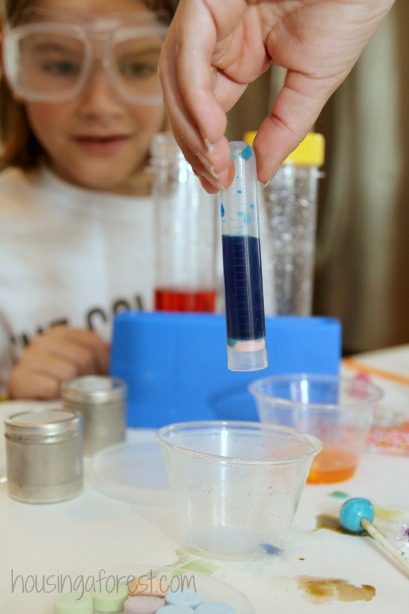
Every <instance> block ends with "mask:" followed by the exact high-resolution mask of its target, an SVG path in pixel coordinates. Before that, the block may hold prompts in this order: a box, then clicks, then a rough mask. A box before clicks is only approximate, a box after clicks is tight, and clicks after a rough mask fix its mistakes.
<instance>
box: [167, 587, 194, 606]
mask: <svg viewBox="0 0 409 614" xmlns="http://www.w3.org/2000/svg"><path fill="white" fill-rule="evenodd" d="M165 601H166V605H184V606H185V607H188V608H197V606H198V605H200V604H201V603H203V596H202V595H201V594H200V593H196V591H169V592H168V593H166V595H165Z"/></svg>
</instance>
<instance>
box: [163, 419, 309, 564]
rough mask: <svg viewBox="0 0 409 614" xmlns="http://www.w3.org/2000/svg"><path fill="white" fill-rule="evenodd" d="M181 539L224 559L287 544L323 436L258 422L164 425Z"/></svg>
mask: <svg viewBox="0 0 409 614" xmlns="http://www.w3.org/2000/svg"><path fill="white" fill-rule="evenodd" d="M157 439H158V441H159V443H160V444H161V446H162V447H163V450H164V454H165V462H166V467H167V471H168V478H169V487H170V493H171V497H172V500H173V506H174V512H175V514H176V524H177V527H178V533H179V540H180V543H181V545H182V546H183V547H184V548H186V549H188V550H191V551H193V552H196V553H199V554H201V555H205V556H211V557H213V558H221V559H233V560H234V559H254V558H261V557H264V556H267V555H268V554H269V553H271V552H272V551H273V550H274V549H278V548H280V547H281V545H282V543H283V540H284V539H285V538H286V536H287V535H288V533H289V529H290V527H291V524H292V520H293V517H294V514H295V511H296V509H297V505H298V502H299V499H300V496H301V493H302V490H303V486H304V483H305V480H306V477H307V475H308V471H309V469H310V466H311V462H312V459H313V457H314V456H315V455H316V454H317V453H318V452H319V451H320V449H321V443H320V442H319V441H318V439H316V438H315V437H313V436H311V435H306V434H302V433H297V432H296V431H294V430H292V429H287V428H283V427H279V426H273V425H268V424H261V423H257V422H235V421H234V422H229V421H226V422H221V421H209V422H185V423H180V424H173V425H170V426H166V427H163V428H161V429H159V431H158V432H157Z"/></svg>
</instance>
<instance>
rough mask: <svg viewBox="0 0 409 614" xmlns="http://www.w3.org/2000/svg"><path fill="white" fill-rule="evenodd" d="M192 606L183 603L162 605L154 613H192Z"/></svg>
mask: <svg viewBox="0 0 409 614" xmlns="http://www.w3.org/2000/svg"><path fill="white" fill-rule="evenodd" d="M193 612H194V610H193V608H187V607H185V606H184V605H164V606H163V607H161V608H159V610H156V614H193Z"/></svg>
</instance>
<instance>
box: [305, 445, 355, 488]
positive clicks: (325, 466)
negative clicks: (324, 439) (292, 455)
mask: <svg viewBox="0 0 409 614" xmlns="http://www.w3.org/2000/svg"><path fill="white" fill-rule="evenodd" d="M357 463H358V458H357V456H356V455H355V454H351V452H345V451H344V450H342V449H340V448H331V447H327V448H325V449H324V450H323V451H322V452H320V453H319V454H318V456H317V457H316V458H315V459H314V461H313V463H312V467H311V470H310V474H309V476H308V479H307V482H308V483H309V484H330V483H331V482H342V481H344V480H349V478H352V476H353V475H354V473H355V471H356V466H357Z"/></svg>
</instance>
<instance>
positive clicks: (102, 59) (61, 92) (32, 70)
mask: <svg viewBox="0 0 409 614" xmlns="http://www.w3.org/2000/svg"><path fill="white" fill-rule="evenodd" d="M132 17H133V15H132ZM133 21H135V22H136V23H133ZM166 30H167V28H166V26H165V25H163V24H161V23H159V22H157V21H155V20H154V19H149V20H147V22H146V23H142V22H141V21H140V20H139V19H136V20H134V19H133V18H130V19H129V24H124V18H123V15H122V16H121V19H117V18H115V17H114V16H109V17H101V18H97V19H95V20H93V21H92V22H90V23H87V24H85V25H84V24H77V23H62V22H60V21H57V22H53V21H44V22H38V23H26V24H23V25H19V26H17V27H15V28H6V31H5V38H4V69H5V73H6V76H7V79H8V81H9V83H10V86H11V88H12V90H13V91H14V93H15V94H16V95H17V96H19V97H20V98H22V99H24V100H31V101H38V102H63V101H67V100H71V99H73V98H75V97H76V96H78V95H79V94H80V93H81V91H82V90H83V88H84V86H85V84H86V83H87V81H88V79H89V77H90V75H91V74H92V72H93V71H94V70H97V69H99V68H102V70H103V71H104V74H105V78H106V79H107V81H108V82H109V84H110V85H111V87H112V88H113V89H114V90H115V91H116V92H117V93H118V94H119V95H120V96H121V97H122V98H123V99H124V100H125V101H128V102H132V103H139V104H147V105H154V104H160V103H161V102H162V95H161V86H160V80H159V75H158V62H159V54H160V48H161V44H162V40H163V38H164V36H165V33H166Z"/></svg>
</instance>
